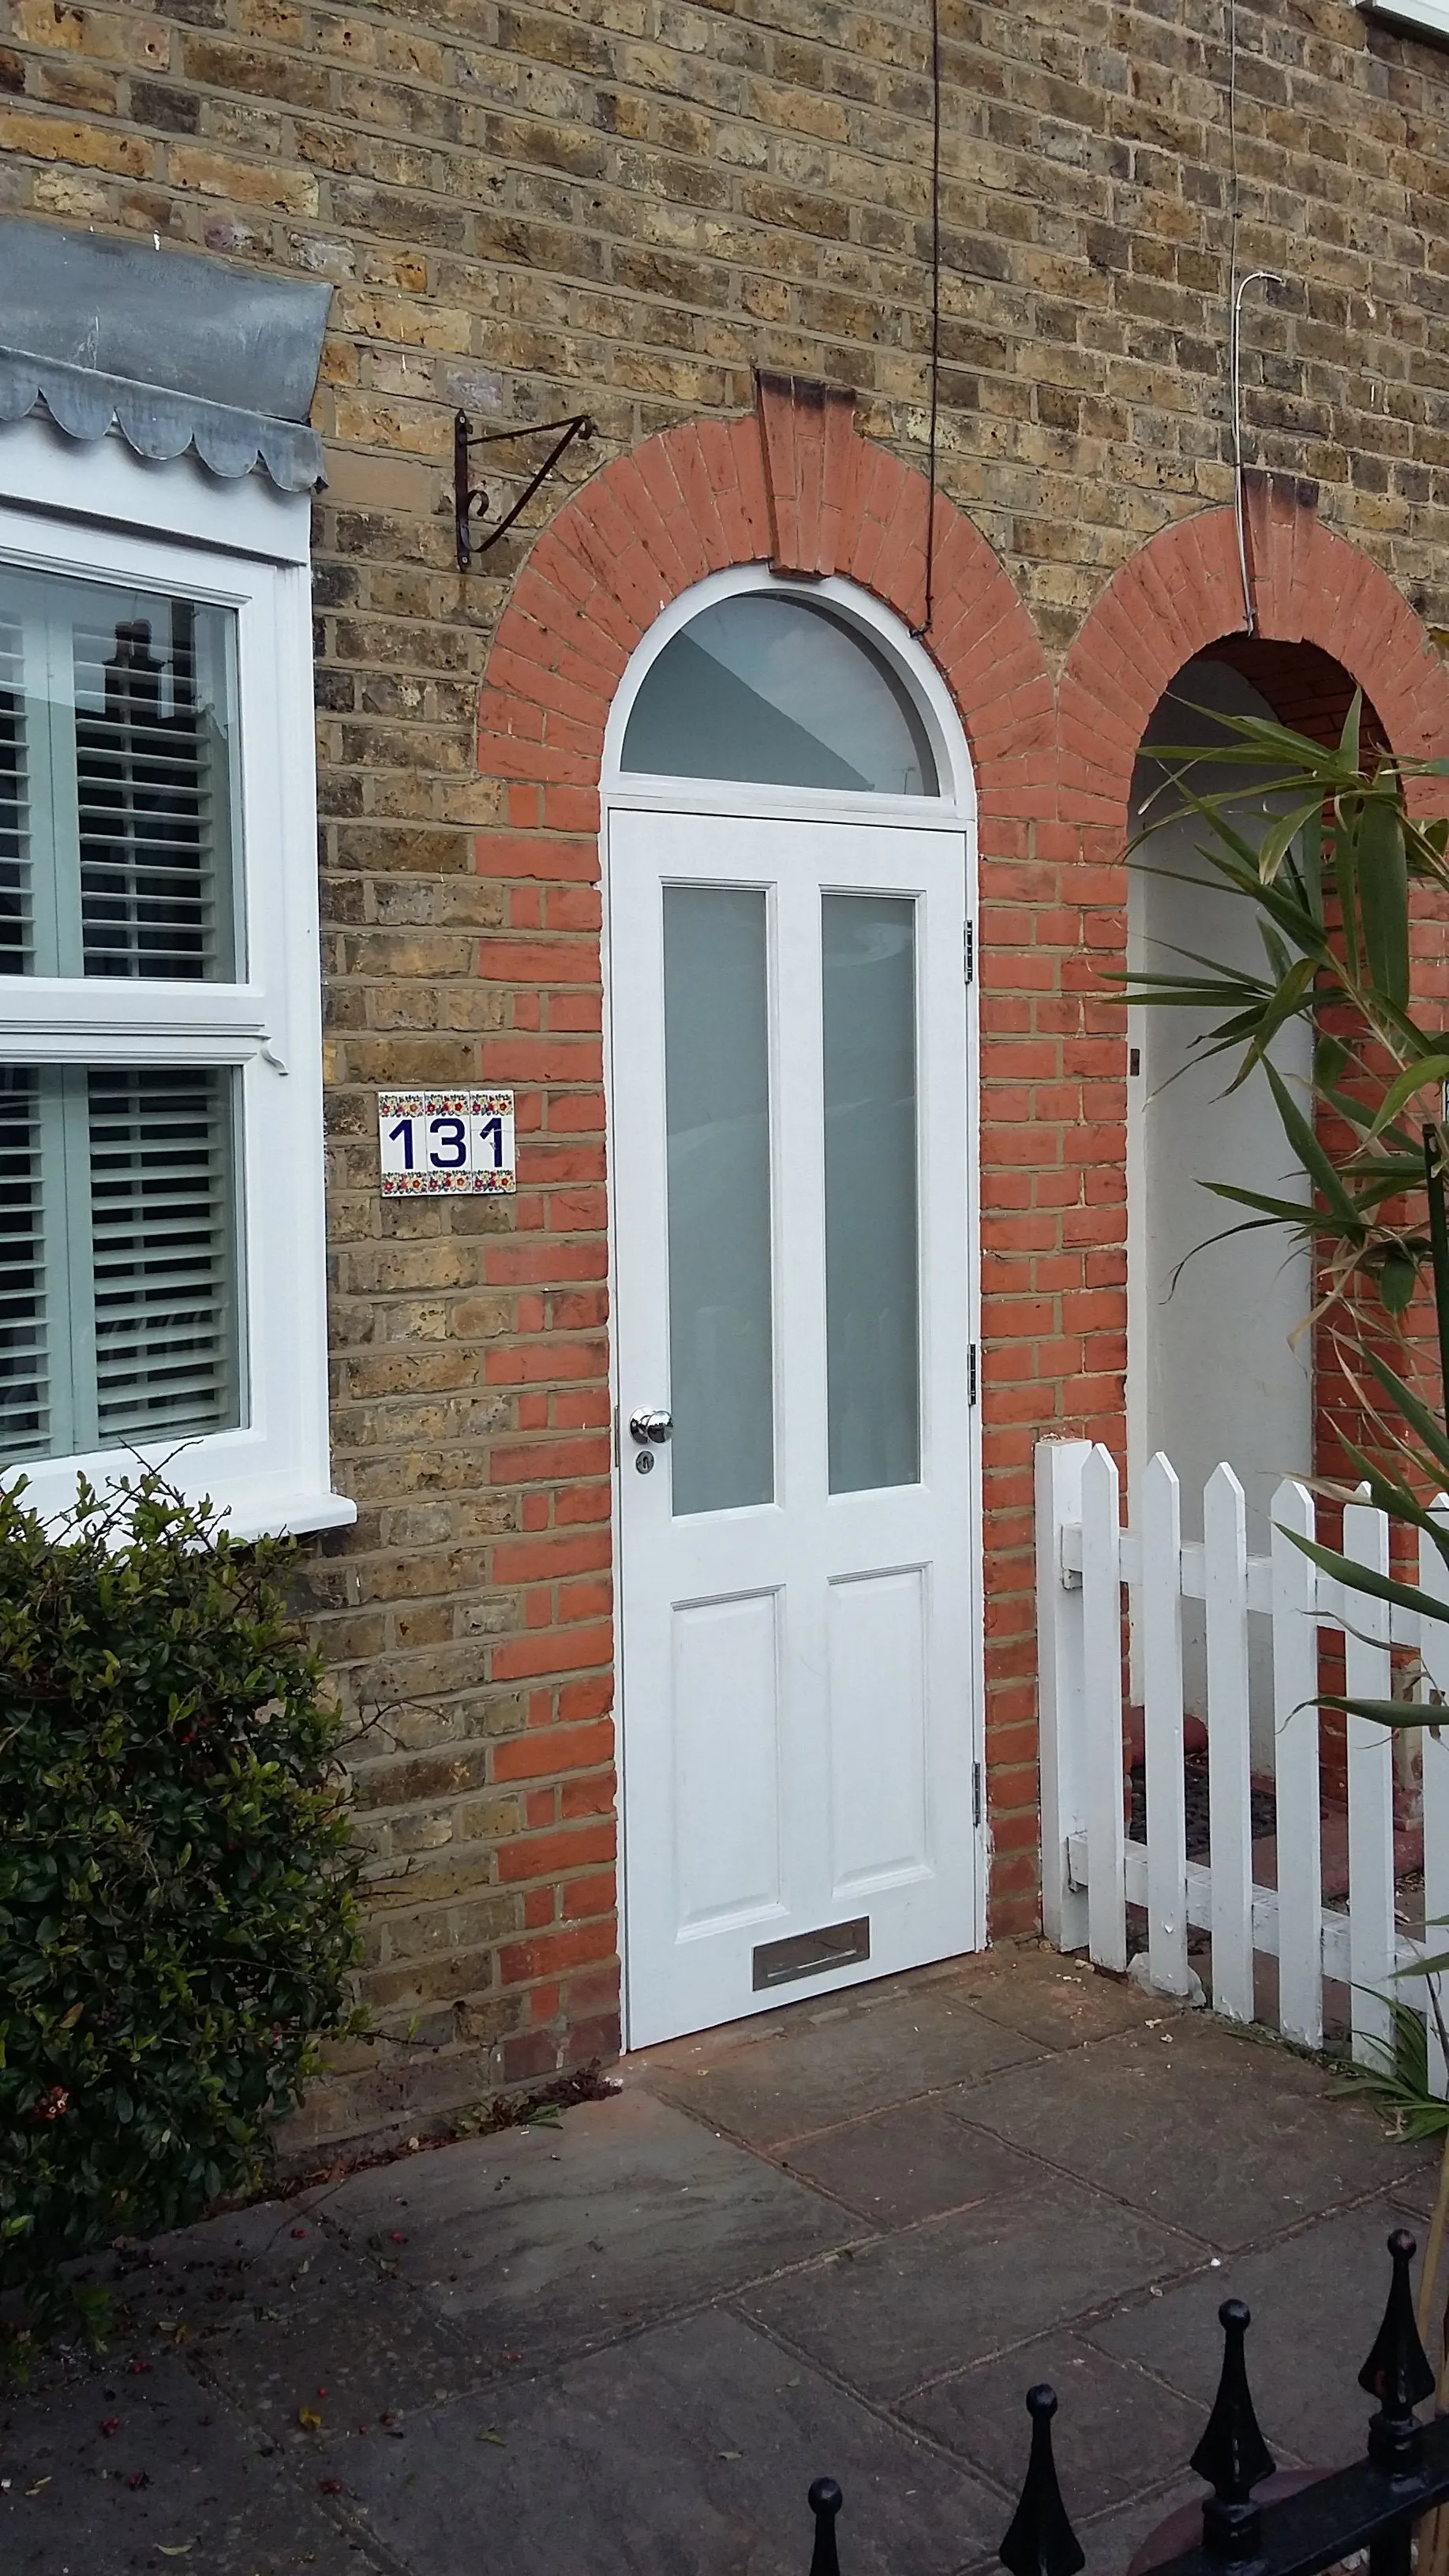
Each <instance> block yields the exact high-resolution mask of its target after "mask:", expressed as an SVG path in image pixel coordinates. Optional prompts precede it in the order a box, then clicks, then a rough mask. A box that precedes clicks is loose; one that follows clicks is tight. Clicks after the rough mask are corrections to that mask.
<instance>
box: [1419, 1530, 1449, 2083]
mask: <svg viewBox="0 0 1449 2576" xmlns="http://www.w3.org/2000/svg"><path fill="white" fill-rule="evenodd" d="M1434 1517H1435V1519H1436V1520H1437V1521H1439V1522H1440V1524H1441V1526H1442V1525H1444V1524H1446V1523H1449V1503H1446V1501H1445V1500H1444V1498H1443V1497H1442V1496H1441V1497H1440V1500H1439V1504H1438V1506H1437V1508H1436V1511H1435V1515H1434ZM1419 1582H1420V1584H1421V1586H1422V1587H1423V1589H1424V1591H1425V1592H1431V1593H1432V1594H1433V1596H1434V1598H1435V1600H1436V1601H1449V1566H1446V1565H1445V1563H1444V1559H1443V1558H1442V1556H1441V1555H1440V1554H1439V1551H1438V1549H1437V1547H1436V1546H1435V1545H1434V1542H1433V1540H1432V1539H1431V1537H1430V1536H1429V1533H1428V1531H1427V1530H1421V1531H1420V1533H1419ZM1419 1657H1420V1661H1421V1663H1422V1665H1423V1669H1424V1679H1425V1681H1426V1682H1427V1684H1428V1685H1429V1687H1430V1689H1432V1690H1436V1691H1439V1692H1441V1693H1442V1694H1443V1696H1444V1698H1445V1699H1449V1627H1446V1626H1445V1625H1444V1623H1443V1622H1442V1620H1438V1619H1425V1620H1424V1622H1423V1626H1422V1632H1421V1640H1420V1646H1419ZM1445 1715H1446V1718H1449V1711H1446V1712H1445ZM1419 1743H1420V1747H1421V1750H1422V1778H1421V1787H1422V1792H1423V1801H1424V1938H1425V1943H1426V1945H1427V1948H1428V1952H1429V1956H1430V1957H1431V1958H1437V1957H1439V1956H1440V1955H1441V1954H1442V1953H1443V1952H1444V1951H1445V1950H1449V1737H1445V1736H1441V1735H1437V1734H1431V1733H1430V1732H1429V1729H1428V1728H1427V1727H1426V1728H1425V1730H1424V1732H1423V1734H1422V1735H1421V1736H1420V1738H1419ZM1434 1986H1435V1991H1436V1994H1437V1996H1438V2000H1439V2007H1440V2012H1444V2013H1445V2015H1446V2018H1449V2008H1446V2004H1445V1998H1446V1995H1449V1978H1446V1977H1445V1976H1444V1974H1443V1973H1442V1972H1438V1973H1436V1975H1435V1978H1434ZM1427 2020H1428V2025H1429V2090H1430V2092H1431V2093H1437V2094H1439V2095H1441V2096H1442V2095H1443V2094H1444V2093H1445V2092H1446V2091H1449V2067H1446V2065H1445V2062H1444V2045H1443V2040H1442V2037H1441V2034H1440V2028H1439V2015H1438V2014H1437V2013H1435V2012H1434V2011H1433V2010H1432V2009H1431V2010H1430V2011H1429V2012H1428V2014H1427Z"/></svg>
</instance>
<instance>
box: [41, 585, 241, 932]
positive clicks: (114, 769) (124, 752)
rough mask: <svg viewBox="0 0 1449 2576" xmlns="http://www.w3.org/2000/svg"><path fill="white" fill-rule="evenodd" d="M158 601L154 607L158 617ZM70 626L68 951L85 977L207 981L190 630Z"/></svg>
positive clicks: (210, 772)
mask: <svg viewBox="0 0 1449 2576" xmlns="http://www.w3.org/2000/svg"><path fill="white" fill-rule="evenodd" d="M159 605H160V603H158V607H159ZM153 623H154V620H152V619H148V618H144V617H133V618H121V619H119V620H116V621H115V622H110V623H108V622H107V621H105V620H104V619H102V618H94V619H92V618H88V617H86V616H85V614H84V613H82V612H78V613H77V615H76V620H75V627H74V653H75V754H76V788H77V799H78V809H79V837H80V903H81V943H82V949H83V953H84V959H85V972H86V974H87V975H160V976H182V977H195V976H200V975H210V974H215V973H216V971H217V963H218V961H217V903H216V880H217V867H216V860H217V846H216V845H217V798H216V782H215V777H214V769H215V761H214V758H213V740H212V727H211V724H210V721H209V717H208V711H207V709H206V708H205V707H204V706H198V704H197V686H196V678H197V674H196V639H195V621H194V618H193V616H192V613H191V611H190V609H189V607H188V606H187V604H186V603H185V602H184V601H182V600H175V601H172V602H171V603H170V618H169V625H170V633H169V635H167V636H163V637H162V638H161V639H160V642H161V646H162V649H161V651H160V652H159V653H158V652H154V651H153V650H152V630H153Z"/></svg>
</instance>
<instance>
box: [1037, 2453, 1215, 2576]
mask: <svg viewBox="0 0 1449 2576" xmlns="http://www.w3.org/2000/svg"><path fill="white" fill-rule="evenodd" d="M1206 2494H1207V2488H1206V2487H1205V2486H1204V2485H1203V2482H1202V2480H1201V2478H1195V2477H1192V2476H1188V2477H1182V2478H1173V2479H1171V2480H1169V2482H1168V2484H1167V2485H1166V2486H1154V2487H1150V2488H1148V2489H1147V2490H1146V2491H1145V2492H1143V2493H1140V2494H1138V2495H1135V2496H1134V2497H1133V2499H1132V2501H1131V2503H1130V2504H1119V2505H1117V2506H1115V2507H1114V2509H1113V2510H1112V2512H1110V2513H1105V2514H1098V2515H1096V2516H1095V2517H1094V2518H1093V2519H1092V2520H1091V2521H1086V2520H1083V2521H1082V2523H1081V2524H1080V2525H1077V2524H1076V2522H1075V2516H1073V2522H1074V2527H1075V2528H1076V2531H1077V2538H1078V2539H1079V2541H1080V2542H1081V2544H1082V2547H1083V2549H1084V2550H1085V2551H1086V2556H1087V2570H1086V2576H1124V2570H1125V2569H1126V2568H1128V2567H1129V2566H1130V2565H1131V2563H1132V2560H1133V2558H1134V2556H1135V2555H1136V2553H1137V2551H1138V2550H1139V2549H1140V2548H1141V2546H1142V2543H1143V2541H1144V2540H1146V2539H1147V2538H1148V2536H1149V2534H1150V2533H1152V2532H1154V2531H1156V2529H1157V2527H1158V2525H1159V2523H1163V2522H1165V2521H1166V2520H1167V2517H1168V2515H1169V2514H1173V2513H1180V2512H1181V2511H1182V2508H1183V2506H1184V2505H1200V2504H1201V2502H1202V2500H1203V2497H1204V2496H1205V2495H1206ZM1064 2500H1065V2503H1066V2506H1067V2510H1068V2512H1069V2513H1071V2511H1072V2499H1071V2497H1070V2496H1067V2497H1066V2498H1065V2499H1064Z"/></svg>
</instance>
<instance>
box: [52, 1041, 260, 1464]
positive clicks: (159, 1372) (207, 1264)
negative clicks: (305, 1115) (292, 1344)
mask: <svg viewBox="0 0 1449 2576" xmlns="http://www.w3.org/2000/svg"><path fill="white" fill-rule="evenodd" d="M230 1092H231V1078H230V1076H229V1075H227V1074H224V1073H218V1072H198V1071H194V1070H189V1069H188V1070H186V1071H172V1070H170V1069H163V1068H140V1069H137V1070H131V1069H129V1068H125V1067H122V1068H118V1069H115V1070H112V1069H110V1068H107V1069H106V1070H104V1071H101V1070H94V1069H93V1070H92V1072H91V1073H90V1075H89V1077H88V1105H89V1118H90V1176H91V1255H92V1264H93V1272H94V1297H95V1308H94V1311H95V1352H96V1415H97V1433H98V1438H99V1444H100V1445H101V1446H102V1447H105V1448H109V1447H111V1446H113V1445H115V1444H117V1443H119V1442H122V1441H126V1440H132V1441H142V1440H155V1439H158V1438H162V1437H165V1436H167V1435H169V1434H171V1433H173V1432H196V1431H215V1430H221V1429H225V1428H226V1427H228V1426H229V1425H231V1424H233V1423H235V1421H236V1420H237V1387H236V1358H235V1354H236V1341H237V1329H236V1308H237V1300H236V1289H235V1278H234V1260H233V1241H234V1232H235V1227H234V1211H233V1188H232V1159H233V1158H232V1151H231V1118H230Z"/></svg>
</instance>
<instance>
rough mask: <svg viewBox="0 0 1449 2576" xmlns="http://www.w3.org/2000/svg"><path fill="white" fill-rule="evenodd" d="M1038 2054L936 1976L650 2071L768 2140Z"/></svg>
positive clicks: (711, 2117)
mask: <svg viewBox="0 0 1449 2576" xmlns="http://www.w3.org/2000/svg"><path fill="white" fill-rule="evenodd" d="M1039 2054H1040V2050H1039V2047H1038V2044H1037V2043H1036V2042H1035V2041H1032V2040H1027V2039H1023V2038H1022V2037H1021V2035H1020V2033H1019V2032H1017V2031H1012V2030H1008V2029H1007V2028H1005V2027H1004V2025H1003V2024H1002V2023H1001V2022H999V2021H993V2020H991V2019H990V2018H989V2017H988V2016H987V2015H986V2014H985V2013H980V2012H977V2011H976V2009H975V2007H974V2006H973V2005H972V2004H970V2003H968V2002H967V2001H966V2000H965V1998H964V1997H963V1996H962V1995H961V1994H960V1992H959V1991H958V1988H957V1985H956V1983H955V1981H954V1980H951V1981H946V1980H940V1981H938V1982H937V1983H936V1984H934V1985H931V1986H926V1987H923V1988H922V1989H921V1990H920V1992H919V1993H918V1994H911V1993H908V1994H897V1995H892V1996H890V1997H889V1998H888V1999H887V2000H885V2001H884V2002H882V2003H881V2004H880V2005H878V2006H877V2007H876V2009H875V2010H873V2011H872V2012H870V2013H861V2012H842V2013H840V2014H839V2015H838V2016H837V2017H836V2018H834V2019H825V2018H821V2019H818V2020H815V2021H812V2022H810V2023H808V2024H807V2025H806V2026H805V2027H803V2028H802V2029H800V2030H798V2031H781V2032H777V2033H776V2035H775V2036H774V2037H773V2038H770V2039H761V2040H746V2041H744V2042H737V2043H736V2044H735V2045H734V2046H733V2047H730V2048H727V2049H725V2050H723V2051H722V2052H721V2054H720V2055H719V2056H718V2057H713V2058H711V2061H710V2062H709V2064H708V2065H696V2066H695V2068H694V2069H693V2070H692V2071H686V2070H684V2069H681V2068H678V2067H677V2066H671V2067H668V2068H666V2069H664V2070H662V2071H661V2074H660V2076H659V2078H658V2079H657V2080H658V2085H659V2090H660V2091H661V2092H662V2093H664V2094H665V2095H666V2096H667V2098H668V2099H669V2100H670V2101H673V2102H680V2103H683V2104H684V2105H685V2106H686V2107H687V2108H688V2109H690V2110H692V2111H695V2112H697V2113H698V2114H699V2116H700V2117H701V2118H702V2119H705V2120H708V2121H710V2122H712V2123H713V2125H714V2126H715V2127H717V2128H719V2129H723V2130H728V2131H729V2132H730V2133H731V2134H732V2135H733V2136H735V2137H737V2138H743V2139H744V2140H745V2141H746V2142H747V2144H749V2145H750V2146H755V2147H764V2148H772V2147H778V2146H782V2145H783V2144H784V2143H785V2142H786V2140H787V2139H790V2138H802V2137H806V2136H808V2135H811V2134H813V2133H814V2132H815V2131H817V2130H820V2129H831V2128H835V2127H838V2125H839V2124H840V2122H841V2121H842V2120H850V2119H854V2118H857V2117H858V2116H859V2115H860V2114H861V2113H863V2112H868V2111H884V2110H888V2109H889V2108H890V2107H891V2106H892V2104H894V2103H897V2102H903V2101H909V2100H911V2099H913V2098H915V2097H916V2096H918V2095H921V2094H924V2093H931V2092H935V2091H939V2090H940V2089H942V2088H943V2087H945V2086H947V2085H960V2084H969V2083H972V2082H975V2081H977V2080H979V2079H980V2078H981V2077H982V2076H986V2075H991V2074H994V2073H995V2072H996V2071H997V2069H998V2068H1001V2067H1005V2066H1015V2065H1019V2064H1020V2063H1021V2062H1022V2061H1023V2060H1026V2059H1030V2058H1033V2057H1035V2056H1038V2055H1039Z"/></svg>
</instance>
